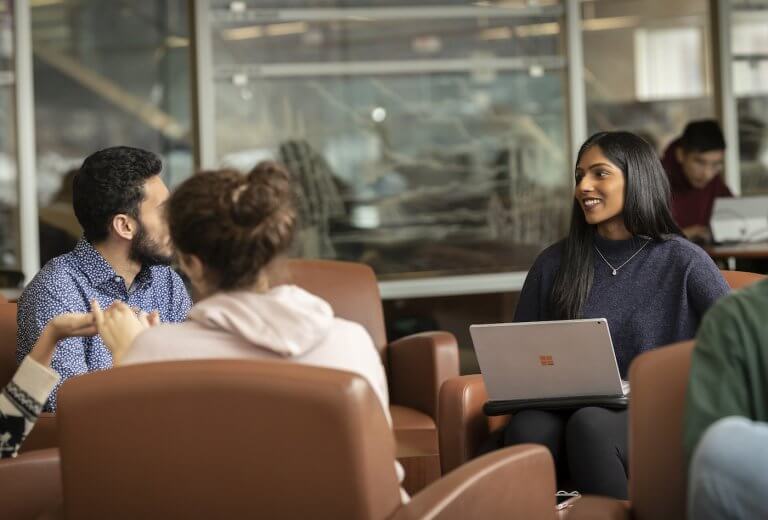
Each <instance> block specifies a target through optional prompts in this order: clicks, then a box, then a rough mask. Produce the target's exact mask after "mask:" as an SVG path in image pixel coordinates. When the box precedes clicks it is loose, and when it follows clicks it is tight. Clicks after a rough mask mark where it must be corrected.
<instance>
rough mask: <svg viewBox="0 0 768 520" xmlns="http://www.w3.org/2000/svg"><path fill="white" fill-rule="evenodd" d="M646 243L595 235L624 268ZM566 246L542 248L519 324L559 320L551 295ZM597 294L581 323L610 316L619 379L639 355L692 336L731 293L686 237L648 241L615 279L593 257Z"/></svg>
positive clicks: (530, 276) (589, 299) (524, 295)
mask: <svg viewBox="0 0 768 520" xmlns="http://www.w3.org/2000/svg"><path fill="white" fill-rule="evenodd" d="M644 242H645V239H642V238H639V237H634V238H631V239H629V240H606V239H604V238H602V237H600V236H599V235H597V234H595V245H596V246H597V247H598V248H599V249H600V251H601V252H602V253H603V255H604V256H605V257H606V258H607V259H608V261H609V262H610V263H611V264H612V265H614V266H619V265H621V264H622V263H623V262H625V261H626V260H627V259H628V258H629V257H631V256H632V255H633V254H634V253H635V252H636V251H637V250H638V248H640V246H642V245H643V243H644ZM563 246H564V241H560V242H558V243H556V244H554V245H552V246H550V247H548V248H547V249H545V250H544V251H543V252H542V253H541V254H540V255H539V257H538V258H537V259H536V262H535V263H534V264H533V267H532V268H531V270H530V271H529V272H528V276H527V277H526V279H525V284H524V285H523V290H522V293H521V294H520V301H519V302H518V304H517V309H516V311H515V321H547V320H552V319H554V318H555V314H554V313H553V312H552V307H551V303H550V296H551V294H552V286H553V284H554V281H555V275H556V274H557V270H558V269H559V267H560V257H561V253H562V250H563ZM593 260H594V266H595V274H594V280H593V282H592V289H591V290H590V292H589V296H588V297H587V301H586V303H585V305H584V307H583V309H582V316H581V317H582V318H606V319H607V320H608V327H609V329H610V331H611V338H612V340H613V346H614V349H615V350H616V360H617V362H618V364H619V371H620V372H621V377H622V378H626V377H627V371H628V369H629V364H630V363H631V362H632V360H633V359H634V358H635V356H637V355H638V354H639V353H641V352H644V351H646V350H650V349H652V348H654V347H659V346H662V345H666V344H668V343H673V342H675V341H683V340H686V339H691V338H693V337H694V336H695V335H696V329H697V328H698V326H699V322H700V321H701V318H702V316H703V315H704V313H705V312H706V311H707V309H709V307H710V306H711V305H712V304H713V303H714V302H715V300H717V299H718V298H719V297H721V296H723V295H725V294H727V293H728V292H729V288H728V285H727V284H726V283H725V280H723V277H722V275H721V274H720V271H719V270H718V269H717V266H716V265H715V263H714V262H713V261H712V259H711V258H710V257H709V256H708V255H707V254H706V253H705V252H704V251H703V250H702V249H701V248H700V247H698V246H696V245H694V244H692V243H691V242H689V241H688V240H686V239H684V238H682V237H672V238H670V239H668V240H664V241H653V242H651V243H649V244H648V245H647V246H646V247H645V248H644V249H643V250H642V251H641V252H640V253H639V254H638V255H637V256H635V257H634V258H633V259H632V260H630V261H629V263H627V264H626V265H625V266H624V267H622V268H621V269H619V271H618V273H617V274H616V276H613V275H612V274H611V268H610V267H608V265H607V264H606V263H605V262H604V261H603V259H602V258H600V256H599V255H598V254H597V253H596V252H595V253H594V254H593Z"/></svg>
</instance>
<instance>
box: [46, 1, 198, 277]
mask: <svg viewBox="0 0 768 520" xmlns="http://www.w3.org/2000/svg"><path fill="white" fill-rule="evenodd" d="M189 14H190V2H187V1H185V0H160V1H147V0H144V1H110V2H101V1H98V0H63V1H57V2H43V1H41V2H32V38H33V53H34V76H35V116H36V131H37V168H38V172H37V188H38V199H39V206H40V237H41V257H42V258H41V264H42V263H44V262H45V261H46V260H47V259H48V258H50V257H52V256H55V255H56V254H60V253H61V252H63V251H66V250H68V249H69V248H71V246H72V244H73V242H74V241H75V240H76V238H77V237H78V236H79V234H80V228H79V225H78V224H77V220H76V219H75V218H74V214H73V213H72V211H71V175H68V173H70V172H71V170H72V168H76V167H77V166H79V165H80V163H81V162H82V161H83V159H84V158H85V157H86V156H87V155H89V154H91V153H92V152H94V151H96V150H99V149H101V148H106V147H108V146H115V145H129V146H136V147H140V148H145V149H148V150H152V151H154V152H156V153H158V154H160V155H161V156H162V158H163V162H164V165H165V166H164V171H163V177H164V179H165V181H166V183H168V184H169V185H171V186H173V185H175V184H176V183H177V182H178V181H179V180H181V179H183V178H185V177H187V176H188V175H189V174H190V173H191V171H192V170H193V138H192V131H191V125H192V117H191V113H192V111H191V106H192V104H191V94H190V92H191V91H192V81H193V80H192V75H191V66H190V63H191V62H190V39H189V32H190V31H189Z"/></svg>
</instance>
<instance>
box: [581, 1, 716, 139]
mask: <svg viewBox="0 0 768 520" xmlns="http://www.w3.org/2000/svg"><path fill="white" fill-rule="evenodd" d="M709 4H710V2H708V1H707V0H678V1H675V2H670V1H668V0H645V1H643V2H637V1H634V0H587V1H584V2H583V3H582V15H583V32H582V35H583V41H584V65H585V71H584V76H585V77H584V80H585V83H586V93H587V116H588V126H589V131H590V133H592V132H597V131H600V130H629V131H634V132H637V133H640V134H641V135H643V136H644V137H645V138H646V139H647V140H649V141H650V142H652V144H654V145H655V146H656V148H657V149H658V150H659V152H660V153H661V152H662V151H663V150H664V148H666V146H667V145H668V144H669V143H670V142H671V141H672V140H673V139H674V138H675V137H677V136H678V135H679V134H680V133H681V132H682V130H683V127H684V126H685V124H686V123H687V122H688V121H690V120H692V119H701V118H706V117H715V115H716V114H715V102H714V99H713V94H712V93H713V81H712V53H711V47H712V41H711V31H710V13H709Z"/></svg>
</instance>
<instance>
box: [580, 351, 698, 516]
mask: <svg viewBox="0 0 768 520" xmlns="http://www.w3.org/2000/svg"><path fill="white" fill-rule="evenodd" d="M692 352H693V341H686V342H683V343H675V344H674V345H670V346H669V347H664V348H659V349H656V350H652V351H651V352H646V353H644V354H642V355H640V356H638V357H637V359H635V360H634V362H633V363H632V366H631V367H630V370H629V380H630V382H631V385H632V405H631V406H630V407H629V473H630V475H631V478H630V479H629V503H627V502H624V501H620V500H613V499H610V498H604V497H590V496H586V497H583V498H582V499H581V500H578V501H577V502H576V503H575V504H574V507H573V508H572V509H571V511H570V512H569V515H568V520H579V519H585V520H586V519H627V520H628V519H630V518H632V519H634V520H652V519H658V518H685V505H686V474H687V470H686V467H685V455H684V453H683V445H682V439H683V412H684V410H685V396H686V389H687V387H688V373H689V371H690V368H691V353H692Z"/></svg>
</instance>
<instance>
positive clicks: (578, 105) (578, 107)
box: [565, 0, 587, 161]
mask: <svg viewBox="0 0 768 520" xmlns="http://www.w3.org/2000/svg"><path fill="white" fill-rule="evenodd" d="M565 3H566V5H565V28H566V42H567V46H568V48H567V49H566V53H567V57H568V124H569V144H570V151H571V155H570V156H571V159H572V161H575V160H576V152H577V151H578V150H579V147H581V145H582V143H583V142H584V141H586V139H587V97H586V92H585V87H584V40H583V38H582V35H581V1H580V0H565Z"/></svg>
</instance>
